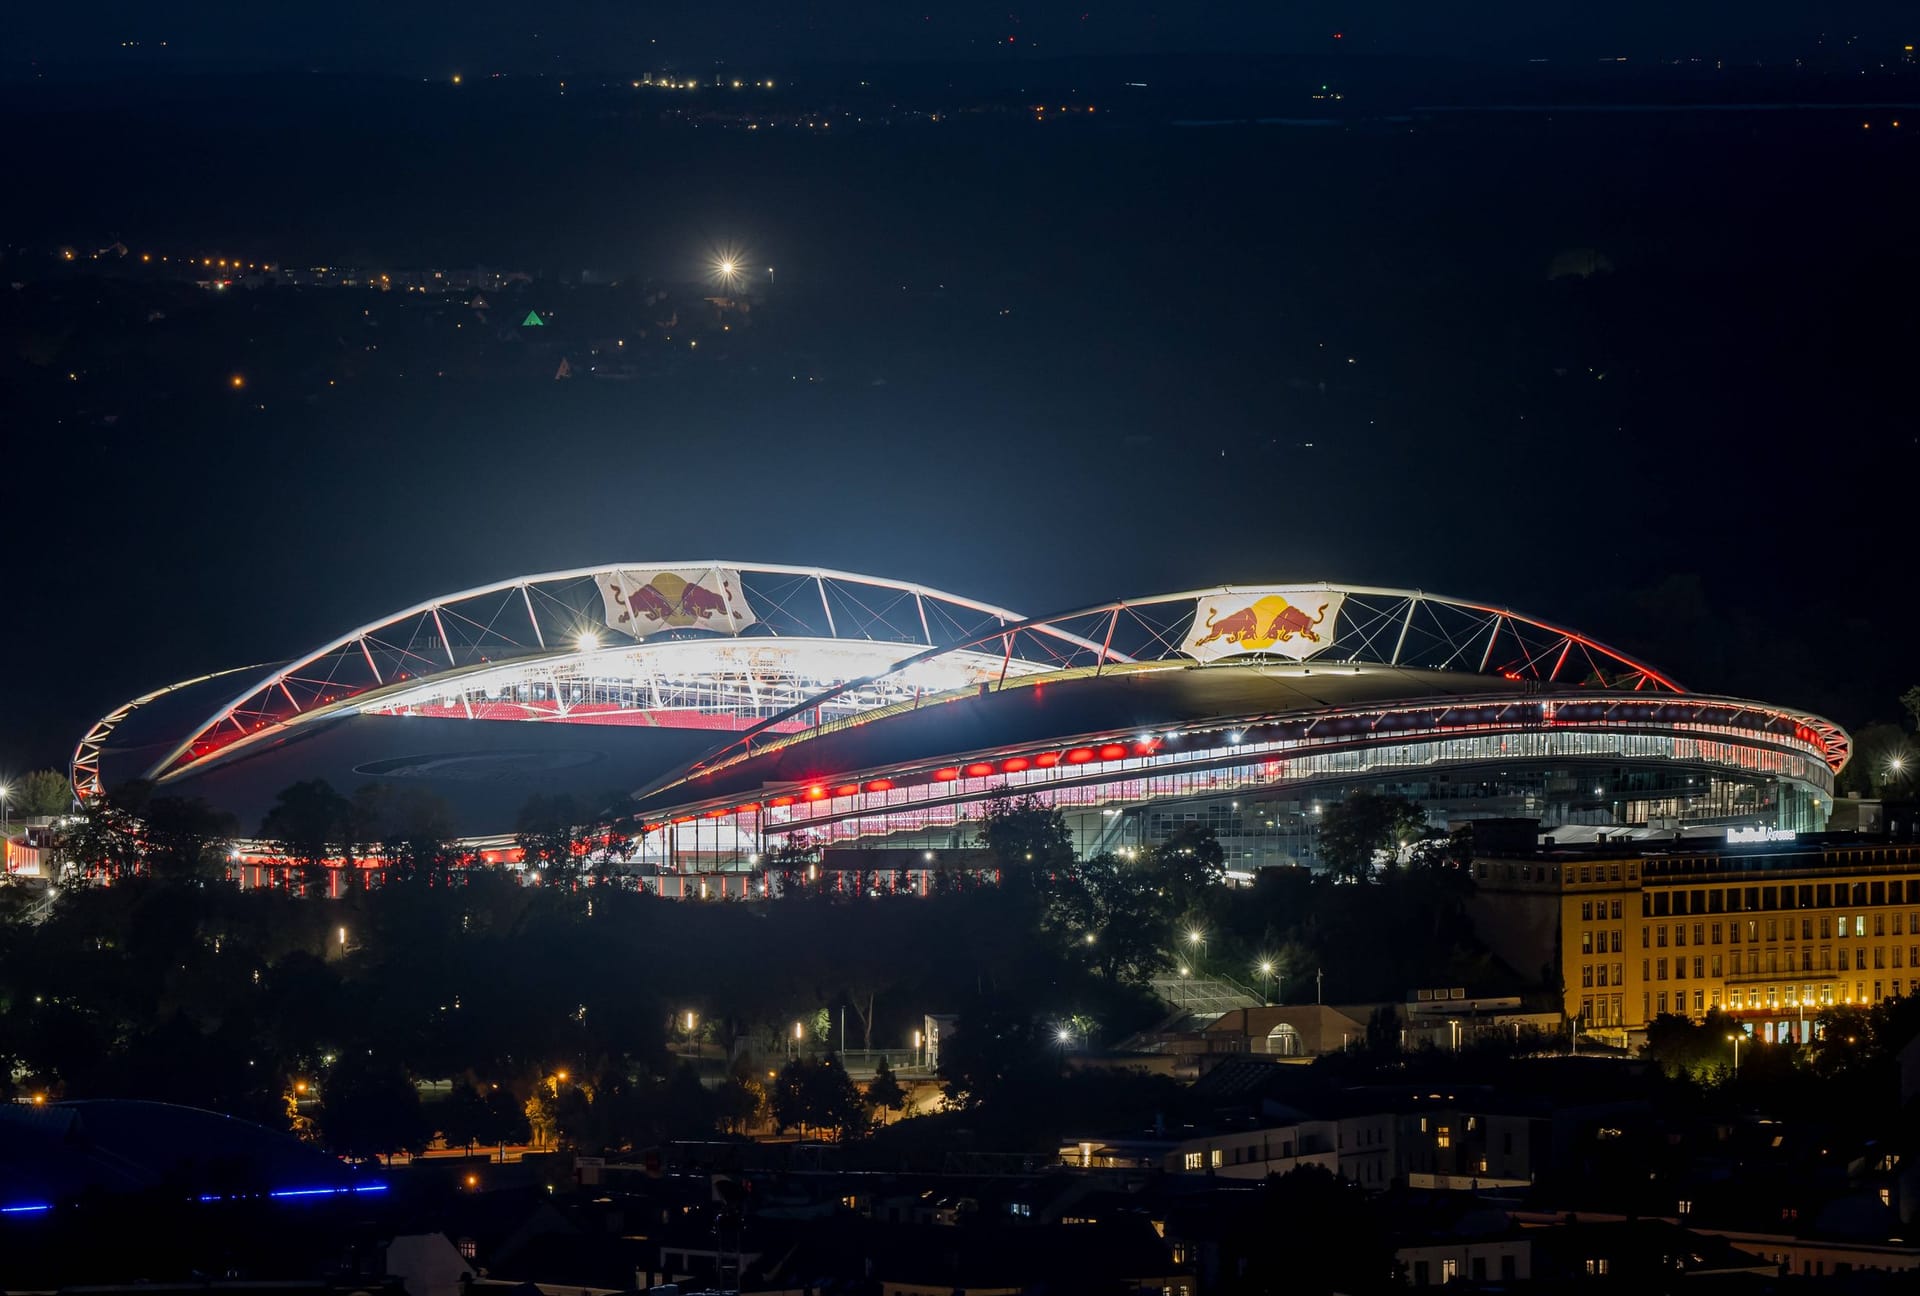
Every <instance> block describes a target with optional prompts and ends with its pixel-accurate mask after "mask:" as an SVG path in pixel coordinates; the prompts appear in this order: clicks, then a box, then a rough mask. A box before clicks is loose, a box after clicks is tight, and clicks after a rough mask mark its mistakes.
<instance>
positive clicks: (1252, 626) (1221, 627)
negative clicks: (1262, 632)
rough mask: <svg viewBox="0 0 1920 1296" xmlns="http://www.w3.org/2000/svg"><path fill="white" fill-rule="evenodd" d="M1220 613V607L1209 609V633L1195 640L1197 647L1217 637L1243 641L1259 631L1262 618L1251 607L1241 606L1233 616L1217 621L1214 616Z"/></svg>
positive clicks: (1207, 624) (1231, 640) (1207, 622)
mask: <svg viewBox="0 0 1920 1296" xmlns="http://www.w3.org/2000/svg"><path fill="white" fill-rule="evenodd" d="M1219 615H1220V609H1218V608H1208V609H1207V620H1206V627H1207V634H1206V637H1205V638H1203V639H1197V640H1195V641H1194V646H1195V647H1196V648H1197V647H1200V646H1201V645H1203V644H1210V643H1212V642H1213V641H1214V640H1216V639H1225V640H1226V641H1227V642H1228V643H1235V644H1237V643H1241V642H1243V641H1245V640H1248V639H1251V638H1253V636H1254V635H1255V634H1256V633H1258V632H1259V629H1260V618H1259V617H1258V616H1257V615H1256V614H1255V613H1254V610H1253V609H1252V608H1250V607H1244V608H1241V609H1240V610H1239V611H1238V612H1235V613H1233V614H1232V615H1231V616H1228V617H1224V618H1222V619H1221V620H1219V621H1215V620H1214V618H1215V617H1216V616H1219Z"/></svg>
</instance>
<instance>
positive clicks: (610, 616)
mask: <svg viewBox="0 0 1920 1296" xmlns="http://www.w3.org/2000/svg"><path fill="white" fill-rule="evenodd" d="M598 583H599V586H600V601H601V604H602V606H603V607H604V608H605V610H606V616H607V627H608V628H609V629H612V630H619V631H622V632H624V633H626V634H630V635H632V636H633V637H634V638H636V639H644V638H646V637H647V636H648V635H650V634H655V633H658V632H659V631H661V630H676V629H678V630H712V631H715V632H717V633H719V634H729V635H734V634H739V633H740V632H741V631H742V630H744V629H746V628H747V627H748V626H750V625H752V624H754V622H756V621H758V620H759V619H760V618H759V617H757V616H755V615H754V612H753V608H752V607H751V606H750V605H749V604H748V603H747V598H746V595H745V594H743V593H742V592H741V587H740V573H739V572H737V571H735V570H733V569H732V568H728V567H707V568H704V569H698V568H696V569H690V570H683V571H631V570H628V571H609V572H602V573H601V574H600V576H599V578H598Z"/></svg>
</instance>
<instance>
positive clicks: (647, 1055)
mask: <svg viewBox="0 0 1920 1296" xmlns="http://www.w3.org/2000/svg"><path fill="white" fill-rule="evenodd" d="M306 796H309V793H308V792H293V791H292V790H290V797H289V798H283V803H284V802H285V801H287V800H289V799H298V798H300V797H306ZM131 804H132V803H131V802H129V801H128V800H127V799H126V798H121V799H119V801H118V802H117V803H116V804H115V805H114V806H112V807H95V808H92V809H90V810H89V811H88V814H87V816H86V817H85V818H83V819H82V821H81V822H80V823H79V824H78V825H77V826H76V827H75V829H74V835H75V836H76V837H81V838H84V837H85V836H86V835H88V834H101V833H105V834H106V835H107V836H109V837H111V838H112V839H113V846H112V849H113V851H114V852H118V853H120V854H121V855H123V856H124V858H123V859H122V860H121V862H120V865H119V866H117V867H115V868H114V869H113V870H112V871H110V872H102V873H100V874H98V875H97V880H96V881H95V882H94V884H91V885H89V884H87V883H86V882H85V881H78V882H76V883H75V884H74V885H70V886H67V887H65V888H63V889H62V890H61V891H60V893H59V894H58V896H57V897H56V898H55V899H54V901H53V903H52V904H51V905H50V906H45V907H42V906H30V905H29V904H28V902H27V901H28V897H27V895H26V893H25V892H24V891H23V890H22V889H21V888H18V887H10V888H0V899H4V900H5V901H6V902H7V913H6V915H5V917H6V921H5V922H4V923H0V1088H4V1089H5V1091H6V1092H7V1094H8V1095H9V1096H23V1095H33V1094H46V1095H49V1096H52V1097H95V1096H119V1097H142V1098H154V1099H163V1100H168V1101H174V1102H181V1103H188V1104H192V1105H195V1106H201V1107H208V1108H212V1109H216V1110H220V1111H225V1112H231V1113H233V1114H236V1115H242V1116H246V1117H248V1118H251V1119H255V1120H260V1121H264V1122H266V1123H269V1124H273V1125H277V1126H280V1127H288V1126H291V1127H293V1128H295V1129H297V1130H299V1131H301V1132H303V1133H311V1134H313V1135H315V1136H317V1137H320V1138H322V1139H324V1140H325V1141H326V1142H328V1143H329V1144H330V1145H332V1146H334V1147H335V1148H336V1150H340V1151H345V1152H351V1153H363V1154H371V1153H375V1152H381V1151H392V1150H401V1149H406V1148H413V1147H419V1146H423V1145H424V1144H425V1143H426V1142H427V1141H428V1140H429V1139H430V1138H431V1137H432V1136H433V1135H435V1134H440V1135H442V1136H444V1137H445V1138H446V1140H447V1142H448V1143H449V1144H450V1145H454V1146H458V1145H461V1144H467V1143H485V1142H494V1141H504V1140H517V1139H521V1138H526V1137H532V1138H533V1139H535V1140H536V1141H540V1142H548V1141H554V1142H571V1143H574V1144H576V1145H579V1146H591V1147H595V1148H620V1147H633V1146H639V1145H643V1144H645V1143H646V1142H648V1141H650V1140H655V1139H658V1138H661V1137H665V1136H668V1135H671V1134H676V1133H687V1134H693V1133H703V1132H711V1131H714V1130H723V1131H728V1130H731V1131H736V1132H737V1131H740V1130H743V1129H747V1128H750V1127H755V1126H762V1125H765V1124H773V1125H778V1126H780V1127H784V1128H801V1129H809V1130H816V1131H834V1132H838V1133H841V1134H853V1133H859V1132H861V1131H862V1130H863V1129H864V1128H865V1126H866V1125H867V1123H868V1121H869V1120H870V1119H872V1118H873V1117H874V1116H875V1115H877V1114H884V1113H885V1112H886V1111H888V1110H894V1111H897V1110H899V1108H900V1105H901V1104H900V1103H899V1102H898V1100H897V1098H896V1096H895V1095H894V1094H893V1093H892V1092H891V1089H890V1087H889V1086H890V1084H891V1081H890V1080H889V1081H888V1082H886V1083H878V1082H877V1083H876V1085H875V1086H874V1089H877V1090H878V1092H877V1093H876V1092H873V1091H871V1090H870V1091H869V1092H868V1093H867V1094H866V1095H865V1096H864V1099H862V1100H855V1099H853V1098H850V1097H849V1091H850V1089H851V1085H850V1083H849V1082H848V1081H847V1080H846V1076H845V1072H844V1071H843V1070H841V1069H840V1068H839V1067H838V1064H837V1063H836V1062H832V1061H830V1060H829V1059H830V1056H831V1055H832V1054H834V1053H837V1052H838V1051H840V1050H844V1049H853V1050H871V1049H896V1050H905V1049H908V1048H910V1047H911V1046H912V1043H913V1040H914V1036H915V1032H916V1031H917V1030H918V1029H919V1028H920V1027H921V1026H922V1024H923V1021H924V1016H925V1015H926V1014H929V1013H955V1014H958V1015H959V1018H960V1024H959V1029H958V1030H957V1032H956V1033H955V1035H954V1039H953V1042H952V1046H951V1047H950V1048H949V1049H947V1050H945V1051H944V1052H943V1057H942V1078H943V1079H944V1081H945V1084H946V1100H947V1104H948V1105H949V1106H950V1107H953V1108H961V1109H973V1110H975V1111H980V1110H982V1109H985V1108H988V1107H991V1106H992V1105H993V1104H995V1103H996V1102H1002V1103H1003V1104H1004V1105H1005V1106H1006V1107H1007V1108H1008V1109H1018V1108H1023V1107H1024V1108H1028V1109H1031V1107H1032V1104H1031V1103H1029V1102H1026V1101H1024V1100H1025V1099H1028V1098H1031V1096H1032V1094H1033V1093H1034V1092H1036V1090H1035V1088H1034V1087H1035V1086H1046V1085H1050V1084H1053V1083H1058V1082H1060V1071H1061V1050H1060V1048H1059V1047H1058V1043H1057V1038H1056V1037H1057V1033H1058V1031H1059V1030H1060V1029H1061V1028H1062V1025H1063V1024H1066V1026H1067V1027H1068V1028H1069V1029H1070V1030H1071V1031H1072V1032H1073V1034H1074V1035H1075V1036H1076V1037H1077V1038H1078V1039H1079V1040H1081V1041H1082V1042H1083V1043H1087V1044H1091V1045H1093V1046H1094V1047H1102V1046H1111V1045H1113V1044H1114V1043H1117V1042H1118V1041H1119V1040H1121V1039H1123V1038H1124V1037H1125V1036H1126V1035H1128V1034H1130V1033H1132V1032H1133V1031H1135V1030H1138V1029H1141V1028H1143V1027H1145V1026H1147V1025H1150V1024H1151V1023H1153V1022H1154V1021H1155V1020H1156V1019H1157V1018H1158V1017H1159V1016H1161V1015H1162V1014H1164V1012H1165V1011H1166V1009H1165V1007H1164V1006H1163V1005H1162V1004H1160V1003H1159V1001H1158V1000H1156V999H1155V997H1154V996H1153V995H1152V993H1151V991H1150V990H1149V989H1148V988H1147V984H1148V982H1149V980H1150V979H1151V978H1152V977H1153V976H1155V975H1157V974H1162V973H1166V972H1169V971H1171V970H1172V969H1174V968H1175V967H1176V965H1183V966H1187V967H1189V970H1190V971H1191V972H1193V973H1195V974H1198V975H1212V976H1219V977H1226V978H1231V979H1234V980H1237V981H1239V982H1241V983H1242V984H1251V983H1254V982H1256V981H1262V980H1265V981H1266V985H1265V986H1264V987H1263V990H1264V991H1266V992H1272V993H1277V994H1278V995H1279V996H1280V997H1281V998H1288V997H1299V996H1310V995H1311V994H1312V993H1313V992H1314V978H1315V974H1316V972H1319V971H1321V970H1324V973H1325V989H1326V994H1327V997H1328V999H1329V1000H1330V1001H1331V1000H1336V999H1338V1000H1345V1001H1356V1000H1365V999H1374V998H1398V997H1400V996H1401V995H1403V994H1404V992H1405V988H1406V987H1407V986H1408V985H1410V984H1426V983H1429V982H1430V981H1431V980H1432V979H1433V978H1434V977H1436V976H1437V977H1444V978H1450V979H1453V980H1454V981H1455V983H1459V982H1461V981H1470V982H1472V983H1473V984H1475V985H1488V984H1493V983H1499V982H1501V981H1502V980H1503V979H1510V976H1509V974H1508V973H1506V972H1505V971H1504V970H1503V969H1500V968H1498V967H1496V966H1495V965H1494V964H1492V963H1491V961H1490V960H1489V959H1488V957H1487V955H1486V953H1485V951H1484V949H1483V948H1482V947H1481V946H1480V945H1479V944H1478V942H1477V941H1476V940H1475V939H1474V937H1473V934H1472V930H1471V926H1470V925H1469V924H1468V923H1467V921H1466V918H1465V916H1464V901H1465V898H1466V896H1467V894H1468V892H1469V889H1470V883H1469V882H1468V881H1467V877H1466V873H1465V870H1463V869H1460V868H1457V867H1455V866H1454V864H1453V861H1452V860H1451V859H1450V858H1449V856H1448V855H1447V852H1446V850H1445V849H1444V846H1445V843H1444V842H1436V843H1430V844H1427V845H1428V846H1431V847H1433V848H1431V849H1423V848H1421V847H1420V846H1416V847H1415V848H1414V849H1411V850H1407V849H1402V848H1401V847H1400V845H1399V838H1400V837H1401V836H1403V835H1404V834H1405V833H1406V832H1407V831H1408V828H1407V818H1406V815H1405V813H1404V807H1400V806H1396V805H1391V804H1388V805H1382V804H1377V803H1376V802H1375V801H1374V800H1373V799H1368V798H1359V799H1356V800H1355V801H1353V802H1350V803H1349V805H1350V806H1352V807H1353V808H1352V809H1351V810H1346V809H1342V810H1338V811H1334V810H1330V811H1329V817H1330V818H1332V819H1333V820H1334V824H1333V832H1332V834H1331V836H1332V840H1334V841H1335V842H1336V843H1340V842H1345V843H1347V844H1346V845H1345V846H1344V847H1337V848H1336V851H1335V854H1336V855H1338V854H1340V851H1341V850H1343V849H1344V850H1346V851H1347V852H1349V853H1356V852H1357V854H1358V856H1359V857H1363V858H1365V859H1367V860H1369V861H1377V862H1378V866H1377V867H1361V868H1358V869H1349V870H1348V872H1349V874H1350V876H1348V877H1345V878H1343V877H1342V876H1340V875H1338V874H1327V875H1310V874H1308V873H1306V872H1305V871H1299V870H1273V871H1268V872H1265V873H1263V874H1262V875H1261V877H1260V878H1259V880H1258V881H1257V883H1256V884H1254V885H1253V886H1251V887H1246V888H1229V887H1227V886H1226V885H1224V883H1223V880H1222V879H1223V873H1222V869H1221V855H1220V849H1219V847H1218V845H1217V843H1215V842H1214V840H1213V838H1212V836H1211V834H1210V833H1208V832H1206V831H1205V830H1203V829H1196V830H1190V831H1188V832H1186V833H1183V834H1177V835H1175V836H1174V837H1173V838H1171V839H1170V840H1169V841H1168V842H1166V843H1165V844H1164V845H1162V846H1161V847H1159V848H1158V849H1156V850H1153V851H1151V852H1148V853H1145V854H1143V855H1142V856H1140V857H1139V858H1135V859H1121V858H1119V857H1116V856H1112V855H1101V856H1096V857H1093V858H1089V859H1079V858H1076V857H1075V855H1074V853H1073V851H1072V848H1071V842H1070V837H1069V835H1068V833H1067V831H1066V829H1065V825H1064V823H1063V822H1062V821H1061V819H1060V817H1059V815H1058V814H1057V813H1055V812H1052V811H1049V810H1047V809H1045V808H1043V807H1042V806H1040V805H1039V804H1037V803H1034V802H1031V801H1007V802H1000V803H996V804H995V805H993V806H992V807H991V808H990V812H989V814H988V816H987V818H986V821H985V824H984V827H983V829H982V830H981V833H980V837H979V843H980V845H981V846H982V847H983V848H984V849H985V850H986V851H987V852H988V853H989V854H990V856H991V858H992V859H993V860H994V861H995V862H996V863H997V864H998V865H999V867H998V868H997V869H990V870H987V871H985V872H980V873H955V874H952V875H950V876H946V877H945V878H944V879H943V881H942V883H941V884H940V885H938V886H936V887H935V888H934V894H932V895H930V896H928V897H925V898H921V897H917V896H910V895H900V894H893V893H891V892H890V891H889V889H888V888H887V887H886V886H885V885H884V882H885V879H884V876H883V875H881V874H878V873H858V874H853V875H851V878H852V882H851V884H849V883H848V881H847V878H848V875H844V874H843V875H840V877H839V878H837V879H836V878H834V877H833V876H832V875H830V874H829V873H828V872H827V871H826V870H821V869H814V868H811V867H810V866H811V865H812V864H814V862H815V861H816V860H817V857H816V856H815V855H814V854H813V852H811V851H810V850H809V849H808V847H807V846H806V844H805V843H795V844H792V845H790V846H789V847H788V848H787V849H786V850H784V851H782V852H781V853H779V854H778V855H776V856H774V857H771V858H770V859H769V860H768V861H767V863H766V868H767V869H768V870H769V872H770V873H772V874H773V875H774V876H775V877H776V878H777V879H778V880H779V883H780V885H778V886H776V887H775V888H774V890H775V896H774V898H771V899H768V900H765V901H756V902H751V903H748V902H740V901H732V902H708V903H702V902H696V901H678V900H663V899H660V898H658V897H656V896H654V895H651V894H649V893H647V892H645V891H644V890H640V889H637V888H636V887H635V886H634V882H635V879H634V878H633V877H631V876H627V875H624V874H620V873H617V872H616V873H612V874H608V873H607V872H606V871H605V870H603V869H601V868H599V867H598V866H595V865H591V864H588V863H586V862H584V860H583V858H582V857H577V856H570V857H569V860H570V861H573V863H572V869H573V871H572V872H562V873H558V874H556V875H554V876H551V877H549V878H548V879H547V881H546V882H544V883H543V884H539V885H533V884H530V883H529V881H528V879H529V878H531V877H532V876H533V874H532V872H531V871H527V872H524V873H515V872H511V871H508V870H503V869H499V868H485V867H446V868H440V867H436V868H419V869H393V868H389V869H386V870H385V871H384V872H385V879H386V880H385V881H384V883H383V884H381V885H377V886H373V887H369V888H360V889H350V890H348V891H347V892H346V893H345V894H344V895H343V896H342V897H341V898H339V899H324V898H321V896H320V891H319V889H318V888H311V889H310V893H309V894H305V895H303V894H299V893H298V888H297V887H286V888H260V889H241V888H238V887H236V886H233V885H231V884H229V883H228V882H227V881H226V880H225V873H224V858H225V855H224V851H225V844H224V841H223V840H222V838H221V837H220V836H219V832H220V827H221V825H219V824H218V823H217V822H211V821H207V822H200V821H199V820H201V819H202V818H203V813H202V812H203V808H201V809H194V808H193V807H191V806H187V807H181V806H179V805H178V804H174V803H167V802H165V801H164V799H152V800H149V801H147V802H146V803H144V804H143V805H142V806H141V809H142V811H144V812H145V813H146V814H147V815H149V816H150V818H149V819H147V820H142V819H140V818H138V817H137V816H136V815H135V814H134V812H133V811H132V809H131V808H130V806H131ZM433 840H436V841H437V840H441V839H440V838H438V837H434V838H433ZM95 844H96V845H97V843H95ZM89 849H90V848H89ZM436 855H437V852H436ZM313 858H318V857H317V855H316V856H315V857H313ZM809 872H812V873H813V874H814V878H813V880H811V881H809V879H808V874H809ZM1356 951H1365V954H1364V957H1362V956H1360V955H1358V954H1356ZM1262 965H1264V966H1265V967H1266V968H1268V969H1270V971H1269V972H1265V973H1263V972H1261V971H1259V970H1258V969H1260V968H1261V967H1262ZM790 1057H792V1058H794V1059H795V1060H794V1063H793V1066H792V1067H791V1069H789V1070H788V1071H787V1072H786V1073H785V1074H780V1069H781V1068H782V1067H783V1066H784V1065H786V1064H787V1063H788V1061H789V1058H790ZM696 1071H697V1072H699V1073H702V1074H703V1075H704V1079H705V1083H704V1084H703V1083H702V1074H696ZM415 1081H436V1082H451V1097H449V1098H446V1099H444V1100H441V1101H433V1102H429V1103H428V1104H427V1105H426V1107H425V1109H424V1110H423V1109H422V1108H421V1107H420V1104H419V1103H418V1100H417V1098H415V1097H414V1094H415V1092H416V1086H415V1085H414V1084H413V1083H412V1082H415ZM909 1123H911V1122H909ZM1016 1124H1017V1122H1016Z"/></svg>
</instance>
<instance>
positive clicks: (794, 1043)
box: [787, 1022, 804, 1062]
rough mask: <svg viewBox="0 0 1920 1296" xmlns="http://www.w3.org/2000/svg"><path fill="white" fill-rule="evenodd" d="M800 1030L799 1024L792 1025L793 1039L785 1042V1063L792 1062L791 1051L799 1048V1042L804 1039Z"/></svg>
mask: <svg viewBox="0 0 1920 1296" xmlns="http://www.w3.org/2000/svg"><path fill="white" fill-rule="evenodd" d="M802 1029H803V1028H802V1027H801V1025H800V1023H799V1022H795V1023H794V1024H793V1038H792V1039H790V1040H788V1041H787V1061H789V1062H791V1061H793V1051H794V1050H795V1049H797V1048H799V1047H800V1041H801V1039H803V1038H804V1036H803V1035H802V1033H801V1032H802Z"/></svg>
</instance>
